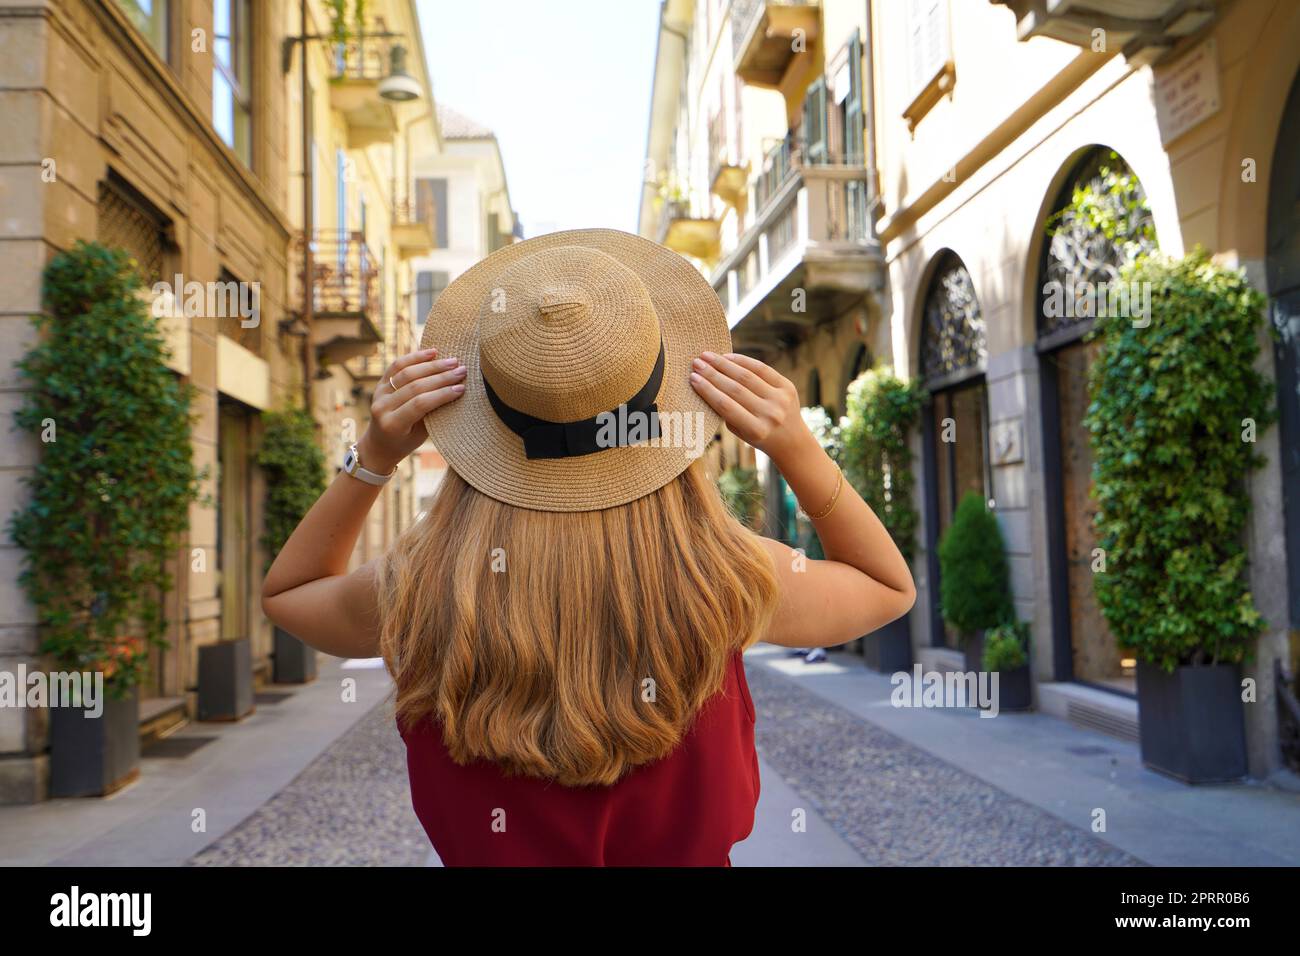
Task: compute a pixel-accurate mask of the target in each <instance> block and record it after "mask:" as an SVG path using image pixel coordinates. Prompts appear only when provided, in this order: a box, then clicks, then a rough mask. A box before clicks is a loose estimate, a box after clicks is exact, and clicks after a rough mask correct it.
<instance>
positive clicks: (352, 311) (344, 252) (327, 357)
mask: <svg viewBox="0 0 1300 956" xmlns="http://www.w3.org/2000/svg"><path fill="white" fill-rule="evenodd" d="M303 241H304V240H303V237H302V236H301V235H300V236H298V238H297V240H296V242H295V247H296V250H297V256H298V261H299V263H300V264H301V256H302V243H303ZM312 273H313V275H312V282H311V296H312V299H311V302H312V323H311V344H312V345H313V346H314V347H315V349H316V357H317V361H318V362H319V363H320V364H321V365H322V366H325V365H337V364H339V363H342V362H346V361H348V360H349V359H354V358H360V357H364V356H369V355H373V354H375V353H376V352H377V351H378V350H379V347H380V345H381V344H382V342H383V336H382V334H381V333H380V330H379V324H378V323H379V313H380V307H381V305H382V302H383V290H382V287H381V284H380V273H379V263H378V261H377V260H376V259H375V257H374V256H373V254H372V253H371V252H370V249H369V248H368V247H367V246H366V243H365V240H364V239H363V238H362V235H361V233H359V232H341V233H340V232H319V233H317V234H316V237H315V239H314V241H313V242H312ZM295 278H296V280H297V287H296V295H297V300H298V301H299V302H303V301H305V300H304V298H303V295H304V290H303V286H304V281H303V273H302V269H301V265H300V266H299V269H298V270H297V272H296V273H295Z"/></svg>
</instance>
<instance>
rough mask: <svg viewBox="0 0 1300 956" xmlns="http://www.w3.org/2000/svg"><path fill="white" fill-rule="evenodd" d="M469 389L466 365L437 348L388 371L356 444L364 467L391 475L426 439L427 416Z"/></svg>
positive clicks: (414, 354)
mask: <svg viewBox="0 0 1300 956" xmlns="http://www.w3.org/2000/svg"><path fill="white" fill-rule="evenodd" d="M464 393H465V366H464V365H462V364H461V362H460V360H459V359H457V358H454V357H448V358H444V359H440V358H438V350H437V349H425V350H424V351H421V352H411V353H410V354H409V355H403V356H402V357H401V358H399V359H398V360H397V361H395V362H394V363H393V364H392V365H391V366H389V368H388V371H387V372H385V373H384V377H383V380H382V381H381V382H380V383H379V386H378V387H377V388H376V389H375V397H374V400H373V401H372V402H371V403H370V424H369V425H368V426H367V427H366V432H365V434H364V435H362V436H361V440H360V441H359V442H357V449H358V451H359V453H360V456H361V461H362V462H363V463H364V464H365V466H366V468H368V469H370V470H371V471H377V472H379V473H380V474H387V473H388V472H391V471H392V470H393V469H394V468H396V467H397V466H398V465H399V464H401V462H402V461H404V460H405V459H406V457H407V456H408V455H410V454H411V453H412V452H413V451H415V449H417V448H419V447H420V445H422V444H423V443H424V440H425V439H426V438H427V437H428V432H427V431H426V430H425V427H424V416H425V415H427V414H429V412H431V411H433V410H434V409H435V408H438V407H440V406H442V405H446V404H447V403H448V402H453V401H455V400H456V399H458V398H460V396H461V395H463V394H464Z"/></svg>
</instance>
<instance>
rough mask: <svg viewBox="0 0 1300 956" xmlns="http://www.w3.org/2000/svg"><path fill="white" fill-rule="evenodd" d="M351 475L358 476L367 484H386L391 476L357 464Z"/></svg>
mask: <svg viewBox="0 0 1300 956" xmlns="http://www.w3.org/2000/svg"><path fill="white" fill-rule="evenodd" d="M352 477H353V478H360V479H361V480H362V481H364V482H365V483H366V484H368V485H386V484H388V479H389V478H392V477H393V476H392V475H377V474H375V473H374V472H373V471H370V470H369V469H367V468H362V467H361V466H360V465H357V470H356V471H354V472H353V473H352Z"/></svg>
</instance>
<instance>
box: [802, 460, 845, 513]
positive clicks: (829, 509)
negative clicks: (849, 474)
mask: <svg viewBox="0 0 1300 956" xmlns="http://www.w3.org/2000/svg"><path fill="white" fill-rule="evenodd" d="M835 470H836V471H838V472H839V473H840V477H839V478H838V479H837V480H836V482H835V494H833V495H831V500H830V504H828V505H827V506H826V507H825V508H824V509H823V510H822V511H821V512H819V513H818V514H815V515H808V519H809V520H810V521H820V520H821V519H822V518H825V517H826V516H827V515H828V514H830V513H831V512H832V511H834V510H835V503H836V502H837V501H839V500H840V489H841V488H843V487H844V469H843V468H841V467H840V466H839V465H836V466H835ZM804 514H808V512H806V511H805V512H804Z"/></svg>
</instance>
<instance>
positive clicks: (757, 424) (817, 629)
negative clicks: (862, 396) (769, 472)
mask: <svg viewBox="0 0 1300 956" xmlns="http://www.w3.org/2000/svg"><path fill="white" fill-rule="evenodd" d="M691 384H692V385H693V386H694V387H695V390H696V391H697V392H699V394H700V396H701V397H703V399H704V400H705V401H706V402H708V403H709V405H710V406H711V407H712V408H713V409H714V411H716V412H717V413H718V414H719V415H721V416H722V418H723V420H724V421H725V422H726V423H727V427H728V428H730V429H731V431H732V432H733V433H734V434H735V435H737V436H738V437H739V438H741V439H743V440H744V441H747V442H749V443H750V444H751V445H753V446H754V447H755V448H758V449H759V450H761V451H762V452H763V453H764V454H766V455H767V456H768V457H770V458H771V459H772V461H773V462H774V463H775V465H776V467H777V468H778V469H779V470H780V472H781V474H782V475H783V476H784V477H785V480H786V482H787V483H788V484H789V485H790V489H791V490H792V491H793V492H794V494H795V497H796V498H798V499H799V503H800V505H801V506H802V507H803V509H804V511H805V512H806V513H807V514H808V515H809V517H810V519H811V520H812V523H813V527H814V528H816V530H817V536H818V537H819V538H821V542H822V549H823V551H824V552H825V554H826V560H824V561H817V560H812V559H809V558H805V557H804V556H803V555H801V554H797V553H796V552H795V551H793V550H792V549H791V548H789V547H787V546H786V545H784V544H782V543H781V542H779V541H773V540H771V539H770V538H764V539H763V540H764V543H765V544H766V545H767V547H768V550H769V551H770V552H771V553H772V556H773V558H774V559H775V561H776V571H777V577H778V578H779V579H780V581H781V602H780V605H779V607H778V609H777V612H776V615H775V616H774V618H773V621H772V626H771V628H770V630H769V633H768V636H767V640H769V641H771V642H772V643H773V644H782V645H785V646H787V647H833V646H834V645H836V644H843V643H845V642H847V641H851V640H853V639H854V638H857V637H861V636H862V635H864V634H869V633H870V632H871V631H874V630H876V629H877V628H879V627H883V626H884V625H886V624H888V623H889V622H890V621H892V620H895V619H896V618H899V617H902V616H903V615H904V614H906V613H907V612H908V611H909V610H910V609H911V607H912V604H913V603H914V602H915V600H916V586H915V585H914V584H913V582H912V573H911V571H910V570H908V567H907V561H906V560H905V559H904V558H903V555H902V553H901V552H900V551H899V550H898V547H897V546H896V545H895V544H894V541H893V539H892V538H891V537H890V536H889V532H888V531H886V530H885V526H884V525H883V524H881V522H880V519H879V518H877V517H876V514H875V512H873V511H872V510H871V508H870V507H869V506H868V505H867V503H866V502H865V501H863V500H862V498H861V497H860V496H859V495H858V493H857V492H856V491H855V490H854V489H853V488H852V486H850V485H849V483H848V482H847V481H842V476H841V474H840V470H839V469H838V468H837V467H836V466H835V463H834V462H833V461H831V459H830V457H829V456H828V455H827V454H826V452H825V451H823V450H822V448H821V446H820V445H818V444H817V440H816V438H814V437H813V434H812V432H810V431H809V430H808V426H807V425H806V424H804V421H803V416H802V415H800V413H799V394H798V391H797V390H796V389H795V387H794V385H793V384H792V383H791V382H790V381H789V380H788V379H786V378H785V377H784V376H782V375H781V374H780V373H779V372H777V371H776V370H775V369H773V368H771V367H770V366H768V365H765V364H763V363H762V362H760V361H758V360H757V359H754V358H750V357H749V356H746V355H738V354H727V355H714V354H713V353H711V352H706V353H704V355H702V356H701V357H700V358H698V359H696V360H695V363H694V371H693V372H692V373H691ZM841 482H842V483H841ZM837 494H838V497H836V495H837ZM832 498H834V505H833V506H831V501H832ZM823 514H824V516H823V517H818V516H819V515H823Z"/></svg>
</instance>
